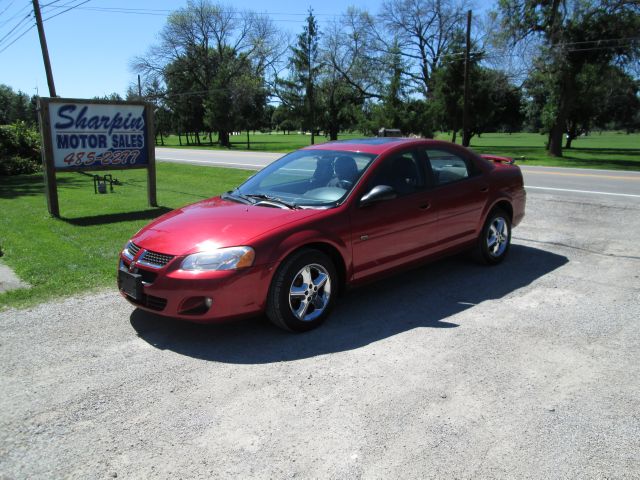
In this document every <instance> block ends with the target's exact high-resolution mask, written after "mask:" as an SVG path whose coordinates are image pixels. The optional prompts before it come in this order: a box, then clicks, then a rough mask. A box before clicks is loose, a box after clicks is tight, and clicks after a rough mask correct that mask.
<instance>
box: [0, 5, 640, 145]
mask: <svg viewBox="0 0 640 480" xmlns="http://www.w3.org/2000/svg"><path fill="white" fill-rule="evenodd" d="M466 1H467V0H384V1H383V3H382V4H381V7H380V10H379V12H377V13H371V12H369V11H367V10H364V9H358V8H353V7H351V8H348V9H347V10H346V11H345V12H344V13H343V14H341V15H340V16H338V17H336V18H335V19H334V20H333V21H330V22H327V23H323V26H322V28H321V27H320V26H319V23H318V20H317V18H316V16H315V15H314V13H313V11H312V10H309V13H308V16H307V18H306V21H305V23H304V26H303V28H302V30H301V31H300V32H298V34H297V35H295V36H294V37H293V38H289V36H288V34H286V33H285V32H283V31H282V30H280V29H279V28H277V27H276V25H275V23H274V22H273V20H272V19H271V18H270V17H269V16H268V15H266V14H257V13H255V12H250V11H241V10H237V9H235V8H233V7H231V6H228V5H221V4H216V3H212V2H211V1H210V0H193V1H189V2H188V3H187V5H186V6H185V7H183V8H180V9H178V10H176V11H175V12H173V13H171V14H170V15H169V16H168V18H167V22H166V25H165V26H164V28H163V29H162V31H161V32H160V35H159V42H158V43H157V44H156V45H153V46H152V47H151V48H150V49H149V51H148V52H146V53H145V54H144V55H141V56H139V57H137V58H135V59H134V60H133V61H132V69H133V71H134V72H135V73H138V74H140V75H141V76H142V79H143V82H142V87H141V89H140V91H139V90H138V86H137V85H132V86H131V87H130V88H129V90H128V92H127V94H126V97H127V98H128V99H139V98H140V97H142V98H143V99H145V100H147V101H150V102H152V103H153V104H154V106H155V121H156V132H157V135H158V136H159V138H160V141H161V142H162V140H163V137H164V136H166V135H168V134H172V133H173V134H177V135H179V138H180V141H181V142H185V143H187V144H201V143H203V142H207V141H209V142H211V141H212V133H214V132H215V133H216V134H217V140H216V141H217V142H219V143H220V144H221V145H223V146H230V144H231V141H230V135H231V134H232V132H239V131H246V132H248V131H250V130H263V131H273V130H278V131H284V132H291V131H305V132H308V133H310V135H311V139H310V140H311V142H312V143H313V142H314V141H315V136H316V135H318V134H321V133H322V134H324V135H326V136H327V137H329V138H330V139H336V138H337V136H338V133H339V132H342V131H359V132H362V133H363V134H367V135H369V134H375V133H376V132H377V131H378V129H379V128H381V127H387V128H397V129H400V130H401V131H402V132H403V133H404V134H416V135H421V136H431V135H432V133H433V132H434V131H448V132H451V135H452V140H453V141H456V139H457V135H458V134H459V132H461V130H462V127H463V125H462V123H463V118H462V117H463V111H462V107H463V81H464V69H465V57H466V56H465V47H466V46H467V45H466V41H465V28H466V12H467V10H468V5H467V3H466ZM639 31H640V4H639V3H638V2H637V0H581V1H580V2H562V1H560V0H498V1H497V3H496V5H495V6H494V8H493V11H492V12H491V13H490V14H489V15H488V16H487V18H485V19H482V21H479V20H478V19H476V21H475V23H474V29H473V39H472V42H471V45H470V46H469V49H470V52H471V53H470V55H469V57H468V65H467V68H468V70H469V78H470V88H469V96H468V99H467V101H468V105H469V117H468V118H469V125H468V132H467V133H468V134H467V135H465V138H463V144H468V143H469V139H470V138H471V137H472V136H473V135H481V134H482V133H484V132H490V131H492V132H495V131H498V132H514V131H521V130H526V131H534V132H540V133H543V134H546V135H548V151H549V153H550V154H552V155H556V156H561V155H562V150H563V148H570V147H571V142H572V140H573V139H575V138H576V137H577V136H579V135H581V134H584V133H588V132H589V131H591V130H593V129H596V128H597V129H617V130H620V129H623V130H627V131H629V132H631V131H636V130H639V129H640V99H639V91H640V83H639V81H638V73H639V71H638V56H639V54H640V37H639V36H638V32H639ZM5 93H6V92H5V90H2V89H0V124H1V123H3V122H5V123H7V120H5V118H8V117H7V116H6V114H5V110H7V108H5V105H7V104H8V103H7V102H6V101H5V100H4V98H5V96H6V95H5ZM14 93H15V92H14ZM15 95H22V97H21V98H22V100H20V101H18V103H20V102H22V107H11V108H13V109H14V110H15V111H18V110H20V108H22V109H23V110H22V113H20V115H23V116H24V115H27V116H28V114H25V112H26V111H28V110H29V108H32V107H28V105H30V104H31V105H32V104H33V101H32V100H31V99H28V97H26V98H25V96H24V94H21V93H18V94H15ZM116 97H119V96H117V95H116ZM26 100H28V101H26ZM9 103H11V102H9ZM14 103H15V102H14ZM16 108H17V110H16ZM25 108H26V110H25ZM8 109H9V110H10V108H8ZM32 113H33V112H32ZM14 116H15V115H14ZM207 137H208V138H207ZM563 140H564V142H563Z"/></svg>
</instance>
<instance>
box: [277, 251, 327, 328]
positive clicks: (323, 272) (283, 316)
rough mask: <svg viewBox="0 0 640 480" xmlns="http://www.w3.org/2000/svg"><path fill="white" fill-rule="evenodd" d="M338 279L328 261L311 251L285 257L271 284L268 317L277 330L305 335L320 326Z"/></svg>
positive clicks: (317, 252)
mask: <svg viewBox="0 0 640 480" xmlns="http://www.w3.org/2000/svg"><path fill="white" fill-rule="evenodd" d="M337 290H338V276H337V274H336V269H335V266H334V264H333V262H332V261H331V259H330V258H329V257H328V256H327V255H325V254H324V253H323V252H321V251H319V250H314V249H303V250H299V251H297V252H295V253H293V254H292V255H290V256H289V257H287V258H286V259H285V260H284V261H283V262H282V264H281V265H280V267H279V268H278V270H277V272H276V274H275V275H274V277H273V280H272V282H271V287H270V288H269V296H268V299H267V317H269V320H271V322H272V323H274V324H275V325H277V326H278V327H280V328H283V329H285V330H289V331H291V332H306V331H308V330H312V329H314V328H316V327H318V326H320V325H321V324H322V323H323V322H324V320H325V319H326V318H327V316H328V315H329V312H330V311H331V309H332V308H333V305H334V303H335V298H336V294H337Z"/></svg>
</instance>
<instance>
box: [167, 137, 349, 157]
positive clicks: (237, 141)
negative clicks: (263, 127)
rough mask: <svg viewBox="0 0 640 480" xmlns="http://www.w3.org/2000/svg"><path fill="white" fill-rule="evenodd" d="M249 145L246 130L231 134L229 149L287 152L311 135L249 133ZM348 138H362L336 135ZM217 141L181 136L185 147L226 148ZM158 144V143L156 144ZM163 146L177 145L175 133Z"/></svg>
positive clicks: (304, 143) (321, 140)
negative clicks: (199, 142)
mask: <svg viewBox="0 0 640 480" xmlns="http://www.w3.org/2000/svg"><path fill="white" fill-rule="evenodd" d="M249 138H250V145H249V148H247V132H243V133H242V134H241V135H232V136H231V150H255V151H258V152H277V153H287V152H291V151H293V150H297V149H299V148H302V147H306V146H308V145H311V135H304V134H299V133H292V134H289V135H285V134H283V133H253V132H252V133H251V135H250V137H249ZM350 138H362V135H360V134H351V133H347V134H342V135H340V136H339V137H338V140H347V139H350ZM217 141H218V137H217V136H216V135H213V142H214V145H211V143H210V142H209V137H208V136H207V138H206V141H204V140H203V141H202V145H190V146H187V145H186V142H185V139H184V137H182V146H183V147H185V148H212V149H215V150H227V149H226V148H223V147H220V146H219V145H215V142H217ZM327 141H329V138H328V137H325V136H323V135H320V136H316V137H315V143H324V142H327ZM157 145H158V146H160V144H159V143H158V144H157ZM164 146H165V147H179V146H180V142H179V140H178V136H177V135H171V136H169V137H166V138H165V139H164Z"/></svg>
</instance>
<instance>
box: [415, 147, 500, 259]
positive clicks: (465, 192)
mask: <svg viewBox="0 0 640 480" xmlns="http://www.w3.org/2000/svg"><path fill="white" fill-rule="evenodd" d="M422 152H423V153H424V156H425V160H426V162H427V163H426V170H427V172H430V174H431V177H432V182H433V185H434V187H433V203H434V207H436V209H437V211H438V241H440V242H442V246H443V247H444V248H447V247H451V246H455V245H456V244H461V243H464V242H467V241H470V240H472V239H474V238H475V237H476V235H477V231H476V230H477V228H478V225H479V224H480V221H481V215H482V211H483V209H484V206H485V204H486V202H487V200H488V197H489V185H488V182H487V181H486V179H485V178H484V175H483V174H482V172H481V171H480V170H479V169H478V167H477V166H475V165H474V163H473V161H472V160H471V158H469V157H467V156H465V155H464V154H463V153H462V152H458V151H454V150H453V149H447V148H446V147H440V146H438V147H427V148H424V149H423V150H422Z"/></svg>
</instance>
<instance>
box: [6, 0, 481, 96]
mask: <svg viewBox="0 0 640 480" xmlns="http://www.w3.org/2000/svg"><path fill="white" fill-rule="evenodd" d="M82 1H83V0H40V4H41V5H42V11H43V18H44V19H45V23H44V26H45V32H46V36H47V43H48V46H49V54H50V58H51V64H52V70H53V76H54V80H55V84H56V90H57V93H58V95H59V96H62V97H74V98H91V97H94V96H100V95H106V94H109V93H112V92H117V93H120V94H124V92H125V91H126V89H127V86H128V85H129V84H130V83H133V82H134V81H135V75H134V74H133V73H132V71H131V70H130V68H129V64H130V62H131V60H132V59H133V57H135V56H136V55H143V54H144V53H145V52H146V51H147V49H148V48H149V47H150V46H151V45H153V44H154V43H156V39H157V35H158V33H159V32H160V30H161V29H162V27H163V26H164V24H165V22H166V16H167V13H168V12H169V11H172V10H176V9H178V8H181V7H183V6H184V5H186V0H183V1H169V0H166V1H162V0H129V1H126V0H89V1H88V2H87V3H84V4H83V5H80V6H79V7H78V8H74V9H72V10H69V11H68V12H66V13H62V14H60V15H58V16H56V17H55V18H50V19H49V20H47V19H48V18H49V17H52V16H53V15H55V14H57V13H60V12H62V11H64V10H66V9H67V8H69V7H70V6H73V5H76V4H80V3H82ZM485 1H486V0H479V1H478V2H476V3H478V4H484V3H485ZM221 3H225V2H221ZM381 3H382V2H381V0H351V1H349V2H344V1H341V0H322V1H321V0H311V1H309V0H307V1H306V2H291V1H290V0H288V1H287V0H270V1H269V2H268V4H267V3H266V2H262V1H259V0H235V1H234V2H233V6H234V7H235V8H237V9H249V10H253V11H256V12H263V13H268V14H270V16H271V18H272V19H273V20H274V21H275V22H276V23H277V25H278V26H279V27H280V28H282V29H284V30H288V31H290V32H292V33H297V32H299V31H301V29H302V26H303V23H304V18H305V16H306V12H307V10H308V8H309V7H312V8H313V9H314V13H315V14H316V16H317V18H318V21H319V23H320V27H322V24H323V23H324V22H327V21H330V20H332V19H333V18H334V17H335V16H337V15H339V14H340V13H342V12H344V11H345V10H346V7H347V6H348V5H354V6H357V7H361V8H367V9H368V10H369V11H371V12H377V11H378V10H379V8H380V5H381ZM31 5H32V2H31V0H0V66H1V70H0V83H3V84H6V85H9V86H10V87H12V88H13V89H14V90H21V91H23V92H25V93H27V94H29V95H33V94H35V93H36V91H38V92H39V93H40V95H42V96H48V89H47V80H46V76H45V73H44V67H43V62H42V54H41V52H40V45H39V42H38V35H37V31H36V29H35V28H32V29H31V30H30V31H28V32H27V33H25V34H24V36H22V37H21V38H19V39H18V40H17V41H15V43H13V44H12V45H9V43H10V42H12V41H13V40H14V39H15V38H17V37H18V36H19V35H20V34H21V33H22V32H23V31H26V30H27V29H28V28H29V26H30V25H31V24H33V22H32V20H31V19H30V18H29V19H26V18H25V17H26V16H27V14H29V13H30V12H31ZM47 5H48V6H47ZM105 8H106V9H116V8H120V9H130V10H129V11H128V12H126V13H125V12H122V11H120V12H114V11H105V10H96V9H105ZM131 9H145V10H147V11H146V13H144V14H136V13H134V12H133V11H131ZM22 21H23V23H20V22H22ZM16 25H18V28H16V29H15V30H14V31H13V32H11V30H12V29H13V28H14V27H15V26H16ZM5 36H6V38H4V39H3V37H5Z"/></svg>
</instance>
